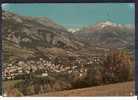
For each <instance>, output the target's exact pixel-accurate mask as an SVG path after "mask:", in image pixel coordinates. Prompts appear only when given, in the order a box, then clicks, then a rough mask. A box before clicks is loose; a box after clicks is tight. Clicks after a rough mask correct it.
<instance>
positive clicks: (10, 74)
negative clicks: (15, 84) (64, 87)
mask: <svg viewBox="0 0 138 100" xmlns="http://www.w3.org/2000/svg"><path fill="white" fill-rule="evenodd" d="M101 62H102V58H100V57H92V59H91V60H89V61H87V63H85V64H84V63H82V62H81V61H80V60H79V59H76V62H75V63H73V64H66V65H65V64H54V63H52V61H47V60H44V59H43V58H39V60H28V61H18V62H16V63H14V64H13V63H10V64H7V65H4V67H3V79H4V80H14V79H16V78H17V77H19V76H20V75H29V74H31V73H35V75H41V77H44V76H45V77H46V76H48V73H49V72H50V73H54V72H56V73H61V72H66V73H68V74H72V73H73V72H76V73H79V76H80V77H81V76H82V75H83V74H84V73H86V72H87V68H86V67H87V65H89V64H93V63H97V64H98V63H101Z"/></svg>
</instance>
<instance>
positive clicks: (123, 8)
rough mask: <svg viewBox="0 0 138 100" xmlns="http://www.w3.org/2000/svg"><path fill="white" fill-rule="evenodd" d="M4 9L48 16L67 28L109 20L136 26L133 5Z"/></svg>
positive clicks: (6, 6)
mask: <svg viewBox="0 0 138 100" xmlns="http://www.w3.org/2000/svg"><path fill="white" fill-rule="evenodd" d="M2 9H3V10H7V11H10V12H14V13H17V14H19V15H23V16H46V17H48V18H49V19H51V20H53V21H55V22H56V23H58V24H61V25H63V26H65V27H67V28H75V27H83V26H89V25H93V24H95V23H97V22H102V21H107V20H108V21H112V22H114V23H119V24H134V16H135V15H134V14H135V6H134V4H133V3H98V4H97V3H89V4H87V3H86V4H80V3H75V4H72V3H68V4H67V3H64V4H47V3H38V4H3V5H2Z"/></svg>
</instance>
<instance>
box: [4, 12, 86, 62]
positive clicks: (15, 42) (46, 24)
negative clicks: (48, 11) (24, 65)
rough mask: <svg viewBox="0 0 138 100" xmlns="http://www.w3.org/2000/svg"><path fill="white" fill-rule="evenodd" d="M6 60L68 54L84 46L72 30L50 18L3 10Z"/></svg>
mask: <svg viewBox="0 0 138 100" xmlns="http://www.w3.org/2000/svg"><path fill="white" fill-rule="evenodd" d="M2 20H3V24H2V26H3V30H2V32H3V36H2V38H3V51H4V59H6V60H10V59H11V60H13V59H17V58H19V59H20V58H21V59H26V58H30V57H36V56H41V55H42V56H44V55H46V56H47V54H49V52H52V53H55V52H56V53H59V52H58V51H62V52H61V53H62V54H65V52H66V51H65V50H68V49H70V50H76V49H78V48H80V47H82V46H83V43H80V42H78V41H77V40H76V39H75V37H74V36H73V34H72V33H69V32H68V31H67V30H66V29H65V28H64V27H62V26H60V25H58V24H56V23H54V22H53V21H51V20H49V19H48V18H47V17H26V16H19V15H16V14H14V13H10V12H4V11H3V13H2Z"/></svg>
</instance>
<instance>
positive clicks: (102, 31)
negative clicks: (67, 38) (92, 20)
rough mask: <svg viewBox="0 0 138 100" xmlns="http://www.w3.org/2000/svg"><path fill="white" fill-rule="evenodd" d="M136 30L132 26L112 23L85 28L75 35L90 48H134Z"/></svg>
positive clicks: (102, 23)
mask: <svg viewBox="0 0 138 100" xmlns="http://www.w3.org/2000/svg"><path fill="white" fill-rule="evenodd" d="M134 33H135V28H134V26H131V25H121V24H115V23H112V22H110V21H106V22H101V23H97V24H96V25H94V26H91V27H87V28H83V29H81V30H80V31H78V32H76V33H75V35H76V36H77V37H78V38H79V40H81V41H82V42H85V43H86V44H87V45H90V46H98V47H103V48H125V47H134V41H135V37H134V35H135V34H134Z"/></svg>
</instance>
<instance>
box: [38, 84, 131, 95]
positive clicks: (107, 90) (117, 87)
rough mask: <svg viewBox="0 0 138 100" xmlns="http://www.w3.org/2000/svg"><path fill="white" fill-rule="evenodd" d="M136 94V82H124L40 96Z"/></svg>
mask: <svg viewBox="0 0 138 100" xmlns="http://www.w3.org/2000/svg"><path fill="white" fill-rule="evenodd" d="M130 95H134V82H124V83H116V84H109V85H104V86H96V87H90V88H83V89H75V90H68V91H61V92H53V93H48V94H42V95H39V96H130Z"/></svg>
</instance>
